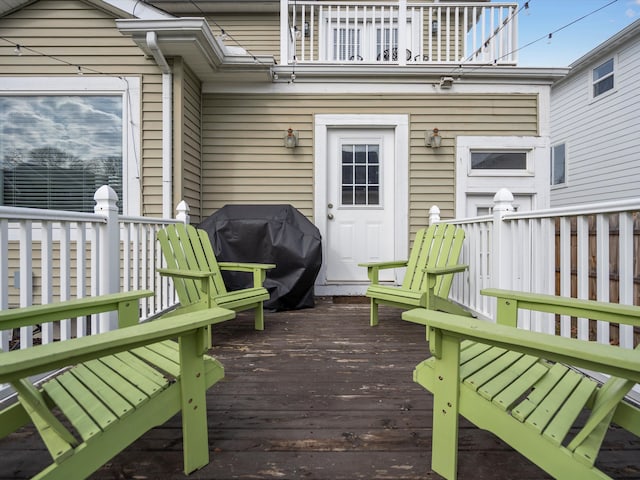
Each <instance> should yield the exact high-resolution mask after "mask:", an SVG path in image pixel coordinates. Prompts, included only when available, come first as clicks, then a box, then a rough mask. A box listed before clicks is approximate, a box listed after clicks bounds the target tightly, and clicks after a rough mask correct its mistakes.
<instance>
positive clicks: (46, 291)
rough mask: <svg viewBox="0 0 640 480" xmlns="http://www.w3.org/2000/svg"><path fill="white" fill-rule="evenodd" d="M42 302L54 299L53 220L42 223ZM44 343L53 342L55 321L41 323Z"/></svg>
mask: <svg viewBox="0 0 640 480" xmlns="http://www.w3.org/2000/svg"><path fill="white" fill-rule="evenodd" d="M40 235H41V239H40V284H41V293H40V303H42V304H47V303H51V302H52V300H53V226H52V224H51V222H41V223H40ZM40 334H41V336H42V343H51V342H53V340H54V339H53V323H52V322H48V323H45V324H42V325H40Z"/></svg>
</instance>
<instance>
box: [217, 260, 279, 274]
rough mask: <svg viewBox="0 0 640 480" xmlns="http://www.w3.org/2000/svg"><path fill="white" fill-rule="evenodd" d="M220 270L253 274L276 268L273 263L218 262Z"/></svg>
mask: <svg viewBox="0 0 640 480" xmlns="http://www.w3.org/2000/svg"><path fill="white" fill-rule="evenodd" d="M218 266H219V267H220V270H229V271H236V272H253V271H254V270H270V269H272V268H276V265H275V264H274V263H237V262H218Z"/></svg>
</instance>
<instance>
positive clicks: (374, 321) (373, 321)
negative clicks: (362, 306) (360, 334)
mask: <svg viewBox="0 0 640 480" xmlns="http://www.w3.org/2000/svg"><path fill="white" fill-rule="evenodd" d="M369 325H370V326H372V327H375V326H376V325H378V303H377V302H376V301H375V299H373V298H372V299H371V318H370V320H369Z"/></svg>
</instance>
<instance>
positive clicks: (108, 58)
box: [0, 0, 162, 216]
mask: <svg viewBox="0 0 640 480" xmlns="http://www.w3.org/2000/svg"><path fill="white" fill-rule="evenodd" d="M114 20H115V19H114V17H113V16H111V15H110V14H108V13H106V12H104V11H101V10H98V9H95V8H93V7H92V6H90V5H89V4H87V3H85V2H81V1H76V0H46V1H45V0H41V1H38V2H35V3H33V4H30V5H28V6H26V7H24V8H23V9H21V10H18V11H16V12H14V13H12V14H10V15H7V16H5V17H2V18H0V31H2V36H3V37H4V38H7V39H8V40H10V41H12V42H15V43H18V44H20V45H22V46H23V47H27V48H32V49H34V50H36V51H37V52H40V53H41V54H44V55H40V54H36V53H34V52H30V51H29V50H27V48H22V55H21V56H17V55H15V54H14V47H13V45H11V44H7V43H5V42H0V64H1V65H2V69H1V71H0V82H1V81H2V80H1V77H2V76H3V75H7V76H57V75H61V76H63V75H77V68H76V65H81V66H82V67H84V68H83V73H84V74H85V75H86V76H89V75H92V74H94V73H92V72H91V70H90V69H93V70H96V71H97V72H100V74H106V75H118V76H121V75H122V76H124V75H131V76H141V77H142V107H141V108H142V132H141V139H142V174H143V181H142V187H141V188H142V201H141V208H142V213H143V214H145V215H154V216H159V215H161V214H162V202H161V198H162V197H161V181H162V169H161V165H162V160H161V154H162V149H161V144H158V145H157V144H156V139H161V138H162V130H161V129H162V121H161V118H162V117H161V111H162V108H161V106H162V97H161V93H162V78H161V75H160V74H159V71H158V68H157V66H156V65H155V64H154V63H153V61H152V60H149V59H147V58H146V57H145V55H144V53H143V52H142V51H141V50H140V49H139V48H138V47H137V46H136V45H135V44H134V43H133V41H132V40H131V39H130V38H127V37H124V36H122V34H121V33H120V32H119V31H118V29H117V28H116V26H115V21H114ZM50 57H56V58H58V59H60V60H62V61H59V60H55V59H53V58H50ZM65 62H66V63H65ZM131 160H132V161H137V162H140V161H141V160H140V159H131ZM156 190H160V195H159V194H157V193H156Z"/></svg>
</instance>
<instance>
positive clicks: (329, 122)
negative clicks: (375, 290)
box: [313, 114, 409, 295]
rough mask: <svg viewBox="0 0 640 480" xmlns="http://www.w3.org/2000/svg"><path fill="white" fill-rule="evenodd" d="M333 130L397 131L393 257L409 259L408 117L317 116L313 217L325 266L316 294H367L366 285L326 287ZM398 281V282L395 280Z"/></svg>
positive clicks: (322, 268)
mask: <svg viewBox="0 0 640 480" xmlns="http://www.w3.org/2000/svg"><path fill="white" fill-rule="evenodd" d="M333 128H344V129H348V128H354V129H355V128H357V129H366V128H372V129H379V128H390V129H393V130H394V155H395V166H394V168H395V174H396V178H395V186H394V187H395V188H394V211H393V229H394V233H395V235H394V258H390V259H388V260H398V259H406V258H407V255H408V252H409V220H408V217H409V116H408V115H389V114H380V115H368V114H344V115H343V114H317V115H314V140H315V141H314V152H313V155H314V199H313V200H314V201H313V203H314V207H313V218H314V223H315V225H316V227H318V230H320V234H321V235H322V238H323V242H322V258H323V261H322V267H321V268H320V271H319V273H318V277H317V278H316V285H315V292H316V295H364V293H365V290H366V288H367V284H365V283H363V284H348V285H341V284H327V276H326V258H327V245H326V239H327V214H326V209H327V202H328V195H327V188H328V183H327V182H328V177H327V170H328V165H327V156H328V152H327V145H328V131H329V129H333ZM396 281H398V279H397V278H396Z"/></svg>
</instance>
